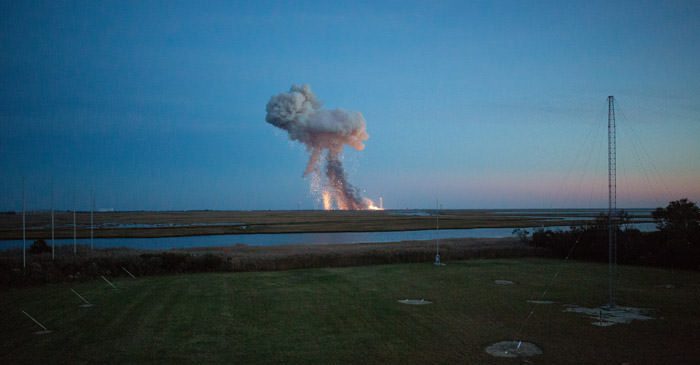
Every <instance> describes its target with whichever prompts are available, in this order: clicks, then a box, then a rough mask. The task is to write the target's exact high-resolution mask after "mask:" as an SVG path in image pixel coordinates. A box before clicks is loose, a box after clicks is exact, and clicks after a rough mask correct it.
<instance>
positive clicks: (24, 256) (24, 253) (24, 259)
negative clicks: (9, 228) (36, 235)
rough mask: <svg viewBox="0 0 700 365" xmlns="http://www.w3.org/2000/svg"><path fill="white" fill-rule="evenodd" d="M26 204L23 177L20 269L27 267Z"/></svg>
mask: <svg viewBox="0 0 700 365" xmlns="http://www.w3.org/2000/svg"><path fill="white" fill-rule="evenodd" d="M26 211H27V204H26V200H25V196H24V177H22V268H23V269H24V268H26V267H27V220H26Z"/></svg>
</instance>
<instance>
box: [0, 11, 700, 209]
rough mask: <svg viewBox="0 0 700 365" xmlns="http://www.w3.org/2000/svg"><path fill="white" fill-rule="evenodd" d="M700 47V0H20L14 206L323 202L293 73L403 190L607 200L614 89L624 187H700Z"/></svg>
mask: <svg viewBox="0 0 700 365" xmlns="http://www.w3.org/2000/svg"><path fill="white" fill-rule="evenodd" d="M698 60H700V3H699V2H697V1H651V2H650V1H616V2H611V1H590V0H587V1H580V2H576V1H570V2H569V1H567V2H561V1H534V2H524V1H512V2H511V1H495V2H491V1H486V2H480V1H466V2H465V1H454V2H453V1H367V2H363V1H348V2H343V1H249V2H234V1H226V2H194V1H189V2H188V1H184V2H180V1H162V2H161V1H133V2H132V1H114V2H111V1H77V2H74V1H44V2H36V1H3V2H0V171H1V175H0V191H1V192H2V194H1V196H0V210H21V209H22V201H23V199H22V196H23V193H22V192H23V191H24V196H25V199H24V201H25V204H26V206H27V208H28V209H33V210H39V209H48V208H50V207H51V206H54V207H55V208H56V209H74V208H77V209H89V207H90V206H91V201H92V197H93V196H94V200H95V207H96V208H98V209H116V210H187V209H232V210H266V209H317V208H318V207H319V202H318V201H316V200H315V199H314V197H313V196H312V194H311V193H310V190H309V181H308V180H306V179H304V178H303V177H302V172H303V170H304V167H305V164H306V160H307V158H308V155H307V151H306V150H305V149H304V147H303V146H302V145H300V144H299V143H298V142H293V141H290V140H289V139H288V137H287V135H286V133H285V132H284V131H281V130H278V129H276V128H274V127H273V126H271V125H270V124H268V123H266V122H265V106H266V104H267V102H268V100H269V99H270V97H271V96H273V95H276V94H279V93H282V92H286V91H288V90H289V88H290V86H291V85H293V84H309V85H310V86H311V88H312V89H313V91H314V92H315V93H316V95H317V96H318V97H319V98H320V99H321V100H322V101H323V103H324V107H326V108H342V109H346V110H351V111H359V112H361V113H362V115H363V116H364V118H365V120H366V121H367V131H368V133H369V135H370V137H369V139H368V140H367V141H366V143H365V144H366V148H365V149H364V150H363V151H355V150H353V149H352V148H346V150H345V153H344V164H345V166H346V168H347V173H348V176H349V180H350V181H351V183H352V184H353V185H354V186H356V187H357V188H358V189H359V190H360V192H361V193H362V194H363V195H365V196H367V197H369V198H372V199H374V200H378V198H379V197H380V196H381V197H383V201H384V205H385V207H387V208H396V209H403V208H430V207H435V206H436V201H438V202H439V204H440V205H441V206H442V207H443V208H450V209H457V208H466V209H478V208H563V207H584V208H585V207H605V206H607V122H608V102H607V97H608V95H614V96H615V99H616V117H617V118H616V121H617V127H618V130H617V170H618V171H617V182H618V206H619V207H623V208H625V207H629V208H633V207H656V206H662V205H663V206H665V205H666V204H667V203H668V201H670V200H675V199H679V198H683V197H687V198H690V199H691V200H694V201H698V200H700V183H699V182H700V146H699V145H698V137H699V136H700V62H698ZM23 186H24V189H23Z"/></svg>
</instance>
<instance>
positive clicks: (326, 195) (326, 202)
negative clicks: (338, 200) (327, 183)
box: [321, 190, 333, 210]
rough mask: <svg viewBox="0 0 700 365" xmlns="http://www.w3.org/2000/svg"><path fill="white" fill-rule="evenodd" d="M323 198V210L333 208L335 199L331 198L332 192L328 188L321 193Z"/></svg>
mask: <svg viewBox="0 0 700 365" xmlns="http://www.w3.org/2000/svg"><path fill="white" fill-rule="evenodd" d="M321 198H322V199H323V210H331V209H333V201H332V200H331V193H330V192H329V191H328V190H324V191H323V192H322V193H321Z"/></svg>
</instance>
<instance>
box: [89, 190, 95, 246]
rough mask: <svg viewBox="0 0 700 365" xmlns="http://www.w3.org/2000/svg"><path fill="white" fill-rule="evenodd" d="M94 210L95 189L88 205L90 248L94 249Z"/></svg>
mask: <svg viewBox="0 0 700 365" xmlns="http://www.w3.org/2000/svg"><path fill="white" fill-rule="evenodd" d="M94 212H95V191H94V190H93V191H92V206H91V207H90V250H93V249H94V245H93V243H92V241H93V237H94V233H93V231H94V229H95V228H94V227H95V223H94V222H95V221H94Z"/></svg>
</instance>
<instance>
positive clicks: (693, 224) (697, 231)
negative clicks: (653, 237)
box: [652, 199, 700, 243]
mask: <svg viewBox="0 0 700 365" xmlns="http://www.w3.org/2000/svg"><path fill="white" fill-rule="evenodd" d="M652 217H653V218H654V221H656V227H657V228H658V229H659V230H660V231H661V232H663V233H665V234H667V235H668V236H669V237H670V238H672V239H681V240H685V241H686V242H688V243H690V242H693V241H694V240H697V239H698V238H699V237H700V208H698V206H697V205H696V204H695V203H694V202H691V201H689V200H688V199H681V200H676V201H672V202H670V203H668V206H666V208H656V210H655V211H654V212H653V213H652Z"/></svg>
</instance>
